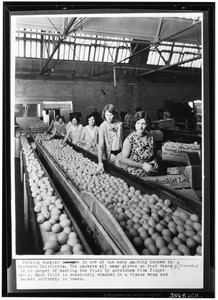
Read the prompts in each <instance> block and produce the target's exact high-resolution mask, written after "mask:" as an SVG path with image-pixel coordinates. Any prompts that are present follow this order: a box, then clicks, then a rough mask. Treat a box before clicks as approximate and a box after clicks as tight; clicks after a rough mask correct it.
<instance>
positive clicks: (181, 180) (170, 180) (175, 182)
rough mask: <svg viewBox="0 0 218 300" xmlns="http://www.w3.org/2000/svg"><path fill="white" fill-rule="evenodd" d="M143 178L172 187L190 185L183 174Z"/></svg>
mask: <svg viewBox="0 0 218 300" xmlns="http://www.w3.org/2000/svg"><path fill="white" fill-rule="evenodd" d="M144 180H149V181H155V182H157V183H159V184H163V185H169V186H174V187H178V188H179V187H190V182H189V180H188V178H187V177H185V176H183V175H166V176H158V177H157V176H154V177H146V178H145V179H144Z"/></svg>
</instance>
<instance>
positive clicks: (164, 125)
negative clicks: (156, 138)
mask: <svg viewBox="0 0 218 300" xmlns="http://www.w3.org/2000/svg"><path fill="white" fill-rule="evenodd" d="M174 125H175V120H174V119H171V118H168V119H161V120H159V127H160V129H161V128H167V127H171V126H174Z"/></svg>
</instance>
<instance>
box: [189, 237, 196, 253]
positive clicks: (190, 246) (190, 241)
mask: <svg viewBox="0 0 218 300" xmlns="http://www.w3.org/2000/svg"><path fill="white" fill-rule="evenodd" d="M186 245H187V246H188V248H189V249H190V250H192V249H195V248H196V247H197V245H198V244H197V242H196V241H195V240H194V239H193V238H192V237H188V238H187V240H186Z"/></svg>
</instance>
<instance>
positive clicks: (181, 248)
mask: <svg viewBox="0 0 218 300" xmlns="http://www.w3.org/2000/svg"><path fill="white" fill-rule="evenodd" d="M178 250H179V251H180V252H182V253H183V254H184V255H190V251H189V248H188V247H187V246H186V245H185V244H179V245H178Z"/></svg>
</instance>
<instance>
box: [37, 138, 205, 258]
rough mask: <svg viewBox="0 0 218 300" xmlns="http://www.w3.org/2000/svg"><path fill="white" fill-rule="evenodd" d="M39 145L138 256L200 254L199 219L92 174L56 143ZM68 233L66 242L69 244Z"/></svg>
mask: <svg viewBox="0 0 218 300" xmlns="http://www.w3.org/2000/svg"><path fill="white" fill-rule="evenodd" d="M41 142H42V145H43V147H44V148H46V149H47V151H48V152H49V153H50V155H51V156H52V157H53V159H54V160H55V161H56V163H57V164H58V165H59V167H60V168H61V169H62V170H63V171H64V172H65V173H66V174H67V176H68V177H69V178H70V179H71V180H72V182H73V183H74V185H75V186H76V187H77V188H78V190H79V191H89V192H91V193H92V194H93V195H94V196H95V197H96V198H97V199H98V201H100V202H101V203H102V204H103V205H104V206H105V207H106V208H107V209H108V210H109V211H110V212H111V214H112V215H113V216H114V217H115V219H116V220H117V221H118V223H119V224H120V226H121V227H122V229H123V230H124V232H125V233H126V235H127V237H128V238H129V239H130V241H131V242H132V244H133V245H134V247H135V248H136V249H137V250H138V252H139V254H142V255H200V253H201V248H200V247H201V245H202V241H201V228H202V225H201V220H200V218H199V216H197V215H196V214H189V213H188V212H186V211H183V210H181V209H179V208H175V207H173V206H172V203H171V201H170V200H169V199H161V198H159V196H158V195H156V194H152V195H149V194H143V193H142V192H141V191H139V190H137V189H135V188H134V187H133V186H128V184H127V183H126V182H125V181H124V180H123V179H121V178H117V177H115V176H112V175H110V174H108V173H103V172H102V173H101V174H98V175H96V168H97V164H96V163H94V162H93V161H91V160H90V159H88V158H86V157H84V156H83V155H82V154H81V153H78V152H76V151H75V150H74V149H72V148H71V147H70V146H69V145H66V146H65V147H64V148H62V149H61V142H60V141H59V140H53V141H47V140H45V139H41ZM70 235H71V233H70V234H69V243H71V241H70V240H71V239H70Z"/></svg>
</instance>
